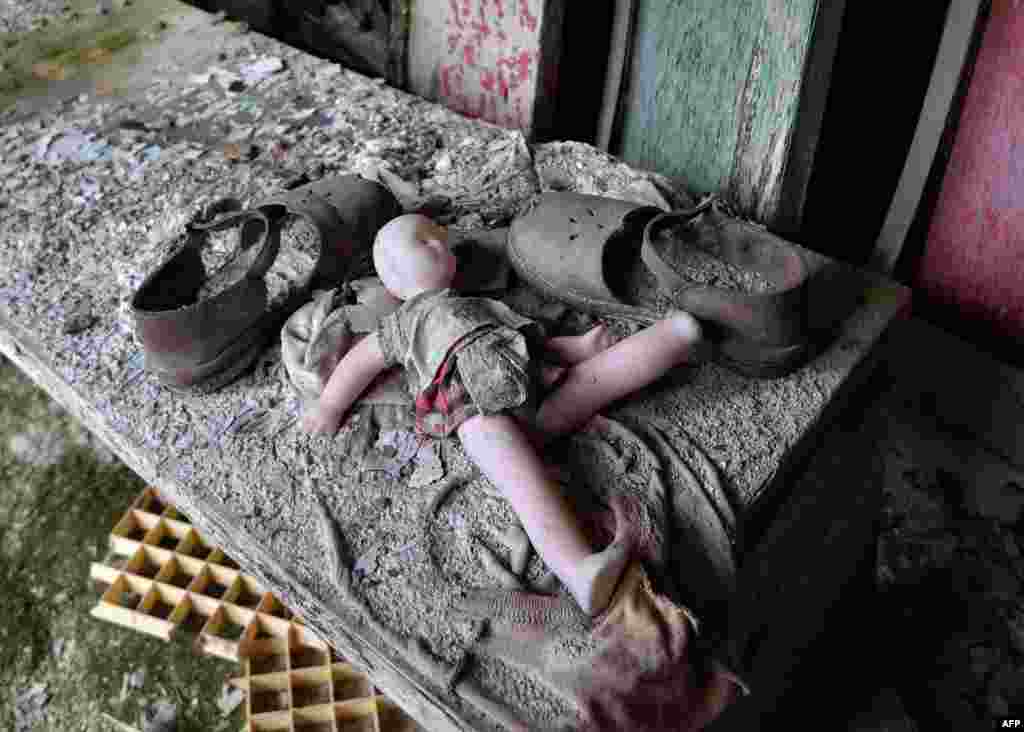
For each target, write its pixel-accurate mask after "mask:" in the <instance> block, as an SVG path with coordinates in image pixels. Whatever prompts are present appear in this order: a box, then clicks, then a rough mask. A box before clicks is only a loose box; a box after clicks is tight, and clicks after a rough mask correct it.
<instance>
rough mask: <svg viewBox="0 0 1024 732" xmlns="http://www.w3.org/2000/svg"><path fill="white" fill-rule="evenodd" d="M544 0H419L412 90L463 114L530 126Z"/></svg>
mask: <svg viewBox="0 0 1024 732" xmlns="http://www.w3.org/2000/svg"><path fill="white" fill-rule="evenodd" d="M546 1H548V0H442V1H438V0H435V1H434V2H424V1H423V0H420V1H419V2H418V3H417V4H416V7H417V8H418V10H419V12H420V13H421V15H420V16H419V17H418V18H416V17H414V20H413V32H412V56H413V62H414V63H415V64H418V65H420V66H421V68H420V69H412V70H411V73H410V77H411V82H412V83H411V86H412V88H413V91H415V92H416V93H418V94H422V95H423V96H427V97H429V98H432V99H435V100H437V101H439V102H441V103H442V104H444V105H445V106H446V107H448V108H450V109H454V110H455V111H457V112H461V113H462V114H465V115H466V116H469V117H473V118H479V119H483V120H486V121H487V122H493V123H495V124H499V125H502V126H504V127H509V128H513V129H521V130H523V131H524V132H529V131H530V130H531V129H532V127H533V123H534V118H533V117H534V106H535V103H536V101H537V97H538V91H539V90H538V88H537V84H538V79H539V78H541V74H540V65H541V63H542V58H543V56H542V48H541V43H542V35H541V34H542V27H541V26H542V25H543V22H544V16H545V2H546ZM432 7H436V11H432V10H431V8H432ZM426 66H429V67H430V68H429V71H428V70H427V69H426V68H422V67H426Z"/></svg>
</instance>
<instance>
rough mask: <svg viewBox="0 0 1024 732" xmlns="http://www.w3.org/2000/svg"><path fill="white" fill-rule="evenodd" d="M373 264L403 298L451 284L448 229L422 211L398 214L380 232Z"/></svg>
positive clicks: (452, 262) (452, 270) (452, 272)
mask: <svg viewBox="0 0 1024 732" xmlns="http://www.w3.org/2000/svg"><path fill="white" fill-rule="evenodd" d="M373 264H374V267H376V269H377V275H378V276H379V277H380V279H381V282H383V283H384V287H386V288H387V289H388V291H389V292H391V294H393V295H395V296H396V297H398V298H401V299H402V300H408V299H409V298H410V297H412V296H414V295H417V294H419V293H420V292H424V291H425V290H441V289H444V288H446V287H450V286H451V283H452V280H453V279H454V278H455V255H453V254H452V253H451V252H450V251H448V230H447V229H446V228H445V227H443V226H440V225H439V224H436V223H434V222H433V221H431V220H430V219H428V218H427V217H426V216H422V215H420V214H406V215H404V216H399V217H398V218H396V219H392V220H391V221H389V222H388V223H387V224H385V225H384V226H383V228H381V230H380V231H379V232H377V238H376V239H375V240H374V243H373Z"/></svg>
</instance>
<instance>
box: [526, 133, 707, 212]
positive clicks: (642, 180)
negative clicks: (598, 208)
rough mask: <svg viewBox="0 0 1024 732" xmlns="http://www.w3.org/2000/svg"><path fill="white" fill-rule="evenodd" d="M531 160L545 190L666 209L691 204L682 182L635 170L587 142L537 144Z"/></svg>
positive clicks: (685, 206)
mask: <svg viewBox="0 0 1024 732" xmlns="http://www.w3.org/2000/svg"><path fill="white" fill-rule="evenodd" d="M534 163H535V165H536V168H537V176H538V178H539V179H540V187H541V190H542V191H544V192H548V191H571V192H573V193H582V194H585V195H589V196H607V197H609V198H617V199H620V200H623V201H632V202H634V203H638V204H641V205H644V206H656V207H657V208H660V209H663V210H666V211H668V210H673V209H678V208H688V207H689V206H692V205H693V200H692V198H691V196H690V194H689V193H688V192H687V191H686V189H685V188H684V187H683V185H682V184H681V183H679V182H677V181H674V180H672V179H670V178H668V177H666V176H664V175H660V174H658V173H653V172H650V171H644V170H637V169H636V168H633V167H631V166H629V165H626V164H625V163H623V162H622V161H621V160H618V159H616V158H614V157H612V156H611V155H609V154H608V153H606V152H603V151H601V150H598V149H597V148H595V147H593V146H592V145H587V144H586V143H582V142H568V141H567V142H549V143H545V144H543V145H537V146H536V148H535V149H534Z"/></svg>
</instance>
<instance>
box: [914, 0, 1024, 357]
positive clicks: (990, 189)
mask: <svg viewBox="0 0 1024 732" xmlns="http://www.w3.org/2000/svg"><path fill="white" fill-rule="evenodd" d="M917 284H918V285H919V286H920V288H921V289H922V290H923V291H924V292H925V293H926V294H927V295H928V297H929V299H932V300H933V301H935V302H938V303H942V304H945V305H950V306H955V307H956V308H957V309H958V311H959V312H960V313H961V314H962V315H964V316H966V317H968V318H971V319H973V320H975V321H977V322H979V324H984V325H986V326H988V327H990V328H991V329H992V330H993V331H994V332H995V333H996V334H998V335H1001V336H1004V337H1010V338H1015V339H1024V3H1020V2H1017V1H1015V0H995V2H994V3H993V8H992V15H991V17H990V19H989V23H988V27H987V29H986V31H985V36H984V38H983V40H982V45H981V49H980V51H979V54H978V59H977V62H976V66H975V70H974V74H973V76H972V80H971V86H970V89H969V91H968V94H967V100H966V102H965V104H964V109H963V113H962V115H961V119H960V125H959V129H958V132H957V138H956V142H955V143H954V145H953V152H952V155H951V157H950V161H949V165H948V167H947V168H946V172H945V175H944V177H943V181H942V189H941V191H940V193H939V200H938V202H937V205H936V209H935V212H934V215H933V217H932V221H931V226H930V229H929V233H928V243H927V245H926V247H925V252H924V256H923V258H922V261H921V265H920V267H919V270H918V273H917Z"/></svg>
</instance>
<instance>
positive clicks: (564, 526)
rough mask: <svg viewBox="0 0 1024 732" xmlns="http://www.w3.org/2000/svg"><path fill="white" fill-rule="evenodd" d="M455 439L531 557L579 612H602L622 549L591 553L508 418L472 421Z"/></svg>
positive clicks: (534, 454) (564, 503) (617, 573)
mask: <svg viewBox="0 0 1024 732" xmlns="http://www.w3.org/2000/svg"><path fill="white" fill-rule="evenodd" d="M458 434H459V439H460V441H461V442H462V447H463V448H464V449H465V450H466V452H467V453H468V454H469V456H470V458H472V460H473V462H475V463H476V464H477V466H478V467H479V468H480V469H481V470H482V471H483V473H484V475H486V476H487V477H488V478H489V479H490V480H491V482H492V483H494V485H495V486H497V488H498V489H499V490H500V491H501V493H502V495H504V496H505V498H507V499H508V501H509V502H510V503H511V504H512V509H513V510H514V511H515V512H516V514H517V515H518V516H519V520H520V521H521V522H522V524H523V528H525V529H526V533H527V535H528V536H529V537H530V542H531V543H532V544H533V548H534V549H536V550H537V554H539V555H540V558H541V559H543V560H544V563H545V564H546V565H547V566H548V568H549V569H550V570H551V571H552V572H554V573H555V575H557V576H558V578H559V579H560V580H562V582H563V584H565V586H566V587H567V588H568V589H569V591H570V592H571V593H572V595H573V597H575V598H576V602H578V603H579V605H580V607H581V608H583V610H584V611H585V612H587V613H590V614H596V613H598V612H600V611H601V610H603V609H604V607H605V606H606V605H607V603H608V601H609V600H610V599H611V595H612V591H613V590H614V589H615V584H616V583H617V582H618V579H619V576H620V575H621V574H622V570H623V568H624V567H625V563H626V560H627V559H628V553H627V552H628V547H625V546H622V545H620V544H615V543H613V544H612V545H611V546H609V547H608V548H607V549H605V550H604V551H601V552H594V549H593V548H592V547H591V545H590V543H589V542H588V541H587V538H586V536H584V534H583V531H582V530H581V528H580V525H579V522H578V521H577V520H576V516H575V514H574V513H573V511H572V508H571V507H570V505H569V503H568V501H567V500H566V498H565V496H564V495H563V494H562V490H561V488H560V487H559V485H558V483H556V482H555V481H553V480H551V478H550V477H549V476H548V474H547V471H546V469H545V467H544V464H543V463H542V462H541V460H540V457H539V456H538V454H537V452H536V451H535V450H534V448H533V446H532V445H531V444H530V442H529V440H528V439H527V437H526V435H525V434H524V432H523V430H522V429H521V427H520V425H519V423H518V422H517V421H516V419H515V418H514V417H510V416H507V415H495V416H482V415H481V416H476V417H472V418H470V419H468V420H466V421H465V422H463V423H462V425H461V426H460V427H459V431H458Z"/></svg>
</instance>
